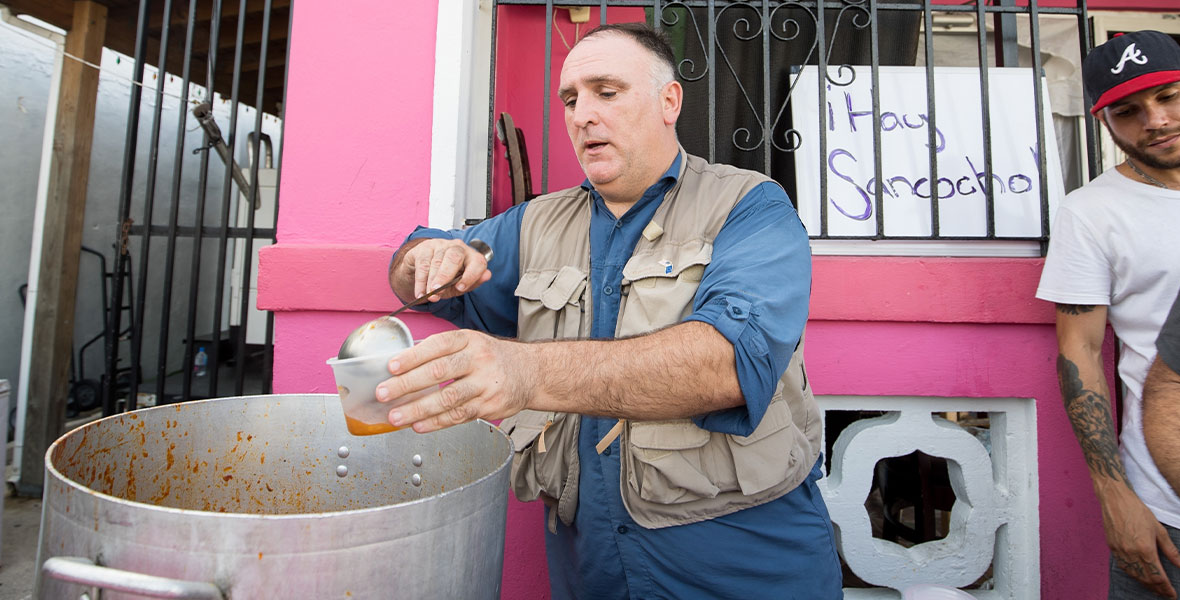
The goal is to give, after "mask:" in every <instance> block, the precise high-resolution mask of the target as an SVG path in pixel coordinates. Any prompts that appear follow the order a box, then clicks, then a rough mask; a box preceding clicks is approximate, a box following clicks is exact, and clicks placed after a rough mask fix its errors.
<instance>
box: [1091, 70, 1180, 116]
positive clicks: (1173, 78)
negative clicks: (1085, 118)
mask: <svg viewBox="0 0 1180 600" xmlns="http://www.w3.org/2000/svg"><path fill="white" fill-rule="evenodd" d="M1177 81H1180V71H1156V72H1155V73H1145V74H1143V75H1140V76H1138V77H1136V78H1134V79H1128V80H1126V81H1124V82H1122V83H1120V84H1118V85H1116V86H1114V87H1112V88H1110V89H1109V90H1106V92H1105V93H1103V94H1102V95H1101V96H1099V97H1098V100H1096V101H1095V102H1094V108H1091V109H1090V114H1092V115H1096V114H1098V111H1100V110H1102V109H1104V108H1106V107H1107V106H1109V105H1110V104H1111V103H1112V102H1118V101H1119V100H1122V99H1123V98H1126V97H1127V96H1130V95H1131V94H1134V93H1135V92H1141V91H1143V90H1146V89H1148V88H1153V87H1155V86H1157V85H1164V84H1168V83H1176V82H1177Z"/></svg>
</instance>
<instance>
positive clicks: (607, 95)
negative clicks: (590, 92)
mask: <svg viewBox="0 0 1180 600" xmlns="http://www.w3.org/2000/svg"><path fill="white" fill-rule="evenodd" d="M616 93H617V92H602V93H600V94H599V95H600V96H602V97H603V98H614V97H615V94H616Z"/></svg>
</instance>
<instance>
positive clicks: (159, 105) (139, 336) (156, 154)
mask: <svg viewBox="0 0 1180 600" xmlns="http://www.w3.org/2000/svg"><path fill="white" fill-rule="evenodd" d="M171 14H172V0H164V16H163V17H162V18H163V20H164V21H165V23H164V24H163V25H162V26H161V29H160V56H159V59H158V62H157V63H156V65H157V67H156V79H157V81H158V83H157V85H156V108H155V110H153V111H152V129H151V137H150V138H149V139H150V141H149V142H148V171H147V185H146V188H145V190H144V198H143V222H144V223H151V222H152V212H153V210H154V209H155V201H156V168H157V166H158V164H159V158H160V115H161V113H162V112H163V110H164V65H167V64H168V32H169V30H170V29H171V27H169V26H168V24H167V22H166V21H167V20H168V18H169V15H171ZM128 126H129V127H133V126H134V125H132V124H130V123H129V124H128ZM151 247H152V240H151V238H150V237H147V238H144V240H143V245H142V247H141V248H140V254H139V289H137V290H136V291H135V306H136V312H138V313H139V317H140V318H139V319H138V321H137V322H136V323H135V325H134V326H132V328H131V329H132V331H131V361H132V362H135V363H138V362H139V359H140V353H141V351H142V346H143V322H144V321H145V320H147V311H146V310H145V304H146V303H147V283H148V277H147V276H148V265H149V264H150V263H149V260H150V258H151ZM164 311H165V312H167V307H164ZM156 397H157V398H163V397H164V380H163V378H161V377H159V376H158V373H157V380H156ZM135 405H136V397H135V396H132V397H130V398H127V410H135Z"/></svg>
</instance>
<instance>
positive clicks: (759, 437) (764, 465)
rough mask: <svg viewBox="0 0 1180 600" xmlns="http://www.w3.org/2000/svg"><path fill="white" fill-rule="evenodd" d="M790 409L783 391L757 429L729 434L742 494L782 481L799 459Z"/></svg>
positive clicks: (753, 492)
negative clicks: (742, 434)
mask: <svg viewBox="0 0 1180 600" xmlns="http://www.w3.org/2000/svg"><path fill="white" fill-rule="evenodd" d="M793 425H794V424H793V422H792V421H791V408H790V407H789V406H787V402H786V401H785V400H783V397H782V391H781V390H779V392H778V393H777V394H775V396H774V397H773V398H772V399H771V400H770V406H768V407H767V408H766V414H765V415H763V416H762V421H761V422H760V423H758V427H757V429H755V430H754V432H753V433H751V434H750V435H748V436H737V435H727V436H725V438H726V440H727V441H728V442H729V449H730V451H732V452H733V465H734V470H735V471H736V475H737V482H738V485H739V486H740V487H741V490H742V493H743V494H746V495H747V496H748V495H752V494H757V493H758V492H761V491H763V490H766V489H769V488H771V487H773V486H775V485H778V484H780V483H782V482H783V481H784V480H786V479H787V477H788V475H789V474H790V473H791V472H792V471H793V470H794V466H795V464H796V463H797V462H798V460H799V456H798V452H799V447H798V444H796V443H795V428H794V427H793Z"/></svg>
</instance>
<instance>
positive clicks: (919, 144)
mask: <svg viewBox="0 0 1180 600" xmlns="http://www.w3.org/2000/svg"><path fill="white" fill-rule="evenodd" d="M852 69H853V71H852V72H850V71H848V67H845V70H844V72H840V71H839V70H838V68H837V67H831V70H830V71H829V72H830V74H831V75H830V78H831V79H832V80H833V81H835V82H836V83H833V82H832V81H825V82H824V84H825V85H826V86H827V102H826V105H825V106H823V107H822V110H823V111H824V113H825V114H824V117H826V119H827V121H826V124H825V127H824V129H825V131H824V133H825V135H826V137H827V151H826V155H825V156H823V157H822V159H823V165H822V166H823V168H824V169H826V170H827V177H828V194H827V195H828V197H827V199H826V201H827V202H828V207H827V219H828V230H827V232H828V235H831V236H872V235H876V233H877V218H876V214H875V211H876V207H877V202H876V191H875V186H876V175H875V172H874V160H873V96H872V87H871V83H872V77H871V74H870V71H869V68H868V67H852ZM850 73H852V75H850ZM818 74H819V70H818V68H817V67H804V68H803V70H802V71H801V72H800V73H799V75H798V81H797V83H796V86H795V90H794V93H793V96H792V97H793V101H792V106H793V107H792V115H793V118H794V122H795V128H796V129H797V130H798V131H799V133H800V135H801V136H802V140H803V146H802V148H801V149H800V150H799V151H797V152H796V153H795V157H796V158H795V161H796V173H797V180H796V193H797V195H798V205H799V215H800V217H802V219H803V223H804V224H805V225H806V226H807V230H808V232H809V233H810V234H811V235H813V236H814V235H819V234H820V186H819V183H820V181H819V178H820V168H821V164H820V159H821V157H820V155H819V151H818V148H819V133H820V131H819V130H820V127H821V121H820V112H819V111H820V109H821V107H820V106H819V103H818V101H817V100H818V98H819V92H818V90H817V88H816V80H817V78H818V77H817V76H818ZM849 80H851V83H848V85H843V86H842V85H839V84H840V83H845V82H848V81H849ZM879 80H880V85H881V93H880V107H881V109H880V128H881V167H882V171H881V173H882V174H881V180H882V184H883V187H882V196H883V202H882V203H883V205H884V209H883V212H884V216H885V219H884V222H885V231H884V235H885V236H886V237H890V236H892V237H915V236H916V237H925V236H930V235H932V224H931V206H932V203H931V196H932V195H933V194H934V190H937V194H938V198H939V203H938V218H939V233H940V234H941V235H943V236H966V237H975V236H979V237H982V236H985V235H986V234H987V221H986V217H985V215H986V214H987V205H986V197H987V196H986V194H987V190H988V189H991V190H992V192H993V194H994V199H995V213H996V214H995V233H996V236H998V237H1038V236H1040V235H1041V186H1040V177H1041V173H1040V166H1039V162H1040V161H1039V153H1040V152H1042V149H1039V148H1038V147H1037V130H1036V121H1035V113H1036V111H1035V108H1034V107H1035V104H1034V98H1033V87H1032V86H1033V83H1032V76H1031V74H1030V72H1029V70H1028V69H1020V68H993V69H989V71H988V88H989V90H988V91H989V94H988V98H989V102H990V106H989V112H990V115H991V156H992V162H991V164H992V176H991V178H990V180H989V178H988V176H987V174H986V172H985V168H984V165H985V164H986V163H985V161H984V148H983V139H984V131H983V117H982V108H981V101H980V100H981V97H982V93H981V91H980V90H981V87H980V82H979V71H978V70H977V69H973V68H964V67H938V68H936V69H935V71H934V89H935V113H934V114H935V115H936V117H937V118H936V119H932V118H931V117H930V115H929V114H928V112H929V110H928V109H927V102H926V70H925V68H924V67H880V71H879ZM1043 85H1044V83H1043V81H1042V86H1043ZM1042 90H1045V88H1044V87H1042ZM1042 97H1043V99H1044V115H1043V117H1042V119H1043V123H1044V124H1045V146H1046V147H1045V148H1044V149H1043V152H1045V154H1046V159H1047V160H1046V163H1047V170H1048V172H1047V173H1046V175H1047V177H1048V180H1047V181H1048V188H1049V190H1048V191H1049V193H1048V202H1049V210H1050V215H1052V213H1053V211H1054V210H1056V207H1057V204H1058V203H1059V202H1060V200H1061V197H1062V196H1064V185H1063V184H1062V180H1061V164H1060V162H1059V159H1058V155H1057V143H1056V137H1055V136H1054V134H1053V119H1052V116H1051V113H1050V111H1049V95H1048V92H1047V90H1045V91H1044V93H1043V96H1042ZM931 121H934V123H932V122H931ZM932 127H933V128H934V143H935V149H936V154H935V156H936V163H937V165H938V179H937V182H934V183H932V182H931V178H930V150H929V143H930V129H931V128H932Z"/></svg>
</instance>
